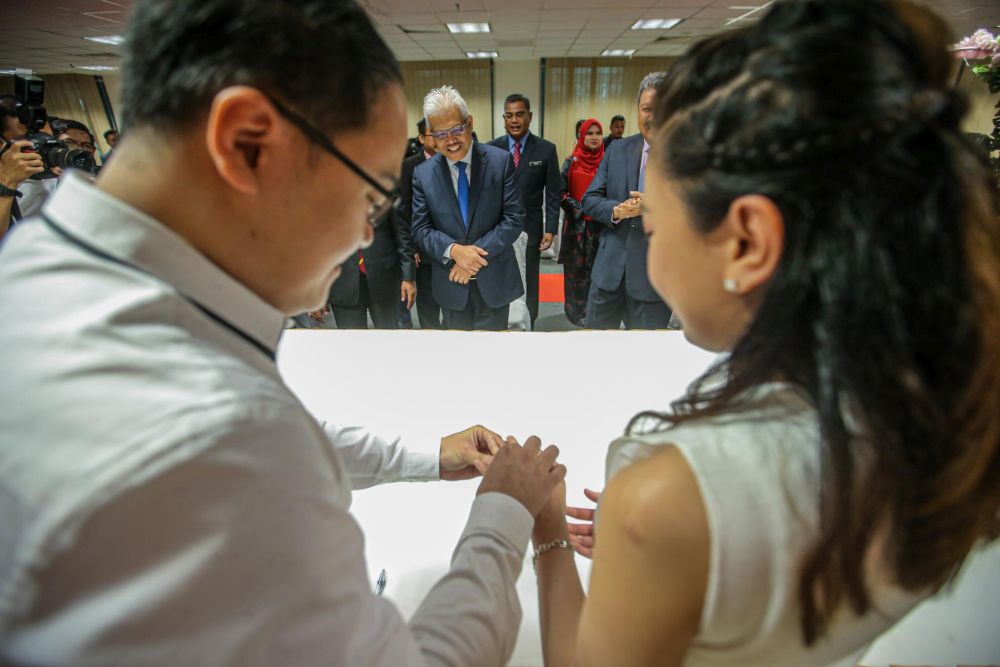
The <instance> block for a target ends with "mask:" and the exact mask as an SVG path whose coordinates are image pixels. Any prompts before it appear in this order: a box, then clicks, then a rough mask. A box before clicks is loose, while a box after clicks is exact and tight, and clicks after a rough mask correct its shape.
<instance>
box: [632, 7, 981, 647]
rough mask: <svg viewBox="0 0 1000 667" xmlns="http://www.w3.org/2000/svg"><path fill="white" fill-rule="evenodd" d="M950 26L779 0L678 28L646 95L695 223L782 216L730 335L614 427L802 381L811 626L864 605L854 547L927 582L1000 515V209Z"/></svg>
mask: <svg viewBox="0 0 1000 667" xmlns="http://www.w3.org/2000/svg"><path fill="white" fill-rule="evenodd" d="M948 33H949V31H948V29H947V26H946V25H945V24H944V22H943V21H942V20H941V19H940V18H938V17H937V16H936V15H934V14H932V13H931V12H930V11H929V10H926V9H924V8H921V7H918V6H916V5H912V4H909V3H907V2H903V1H893V0H838V1H837V2H830V1H829V0H779V2H777V3H776V4H775V5H773V6H772V8H771V9H770V11H769V13H768V14H767V15H766V16H765V18H764V19H763V20H762V21H761V22H760V23H759V24H757V25H756V26H753V27H751V28H749V29H747V30H746V31H739V32H738V33H734V34H732V35H727V36H724V37H718V38H713V39H714V40H715V42H714V43H712V44H709V45H708V46H702V47H701V48H700V49H699V48H698V47H696V48H695V49H694V50H693V51H692V53H691V54H689V56H686V57H685V58H684V59H682V60H681V62H680V63H678V65H677V67H678V68H680V70H681V73H680V74H678V75H676V76H675V77H673V79H670V78H668V80H667V81H666V82H665V83H664V85H663V86H662V87H661V89H660V93H659V94H658V96H657V105H658V108H657V113H656V117H655V119H654V124H655V125H656V126H657V127H658V131H657V133H656V135H655V139H654V146H653V150H654V154H655V156H656V157H655V158H654V159H656V160H657V161H658V162H657V164H658V166H659V167H660V168H661V169H662V170H663V172H664V173H665V174H666V175H667V177H668V178H669V179H671V180H672V181H673V182H675V183H676V184H677V185H678V187H679V188H680V191H681V196H682V199H683V201H684V205H685V206H686V208H687V210H688V213H689V217H690V218H691V220H692V224H693V226H694V227H695V228H696V229H697V230H698V231H700V232H703V233H708V232H710V231H711V230H712V229H714V228H715V227H716V226H717V225H718V224H719V223H720V222H721V221H722V220H723V218H724V217H725V215H726V213H727V211H728V209H729V206H730V204H731V203H732V202H733V200H734V199H736V198H737V197H740V196H743V195H747V194H761V195H764V196H766V197H768V198H770V199H771V200H772V201H773V202H774V203H775V204H776V205H777V207H778V208H779V210H780V211H781V213H782V216H783V219H784V224H785V235H784V246H783V251H782V256H781V259H780V262H779V265H778V267H777V268H776V271H775V275H774V276H773V277H772V278H771V280H770V281H769V283H768V284H767V286H766V287H765V288H764V289H765V293H764V294H763V298H762V300H761V303H760V305H759V307H758V309H757V311H756V313H755V315H754V319H753V321H752V323H751V324H750V325H749V327H748V328H747V330H746V331H745V332H744V334H743V335H742V337H741V339H740V340H739V341H738V342H737V344H736V345H735V346H734V347H733V349H732V350H731V354H730V355H728V356H727V357H726V358H725V359H724V360H722V361H720V362H718V363H717V364H716V365H715V366H714V367H713V368H712V369H710V370H709V371H708V372H707V373H706V374H705V375H703V376H702V377H701V378H700V379H699V380H698V381H696V382H695V383H694V384H693V385H692V386H691V388H690V389H689V392H688V394H687V395H686V396H685V397H684V398H682V399H681V400H679V401H677V402H676V403H674V405H673V406H672V407H673V410H672V411H671V412H670V413H668V414H658V413H641V414H639V415H637V416H636V417H635V418H634V419H633V420H632V422H631V423H630V424H629V427H628V429H627V431H628V432H629V433H634V432H640V431H643V432H646V431H648V430H651V429H650V426H649V425H650V423H652V424H654V426H653V427H652V430H660V429H664V428H669V427H670V426H671V425H674V424H677V423H681V422H685V421H690V420H695V419H705V418H708V417H712V416H715V415H718V414H722V413H729V412H733V411H737V410H741V409H748V407H749V406H747V405H745V403H744V401H746V400H747V399H746V397H747V396H748V395H749V392H748V390H749V389H751V388H753V387H755V386H757V385H760V384H762V383H765V382H769V381H774V380H781V381H784V382H790V383H793V384H794V385H796V386H797V387H798V388H800V390H801V391H802V392H803V393H804V395H806V396H807V397H808V399H809V400H810V401H811V403H812V404H813V406H814V407H815V409H816V411H817V414H818V419H819V425H820V432H821V437H822V447H823V449H822V456H821V461H822V478H821V479H822V482H821V488H819V489H817V507H818V511H819V526H818V530H819V535H818V538H817V540H816V542H815V544H813V545H812V546H811V548H810V549H809V550H808V552H807V553H806V555H805V557H804V560H803V562H802V563H801V564H800V575H799V576H800V580H799V593H798V596H799V603H800V607H801V609H802V612H801V619H800V621H801V628H802V633H803V638H804V641H805V642H806V643H807V644H812V643H814V642H815V641H816V640H817V639H818V638H819V637H821V636H823V635H824V634H825V633H826V632H827V631H828V630H829V625H830V622H831V619H832V618H833V616H834V614H835V613H836V612H837V611H839V610H840V608H841V607H843V606H844V605H846V606H848V607H849V608H850V609H851V610H853V611H854V612H855V613H857V614H863V613H865V612H867V611H868V610H869V609H871V607H872V599H871V594H870V591H869V588H868V581H867V575H868V574H870V571H869V570H868V567H869V565H870V563H871V562H872V561H871V560H870V557H871V556H875V557H877V559H878V560H877V561H875V562H877V563H879V566H880V568H881V570H880V571H882V572H887V573H889V575H890V576H891V577H892V578H893V581H894V583H896V584H898V585H899V586H901V587H902V588H904V589H906V590H909V591H928V590H936V589H937V588H939V587H941V586H942V585H944V584H945V583H946V582H947V581H949V580H950V579H951V578H952V577H953V575H954V574H955V572H956V571H957V570H958V568H959V567H960V566H961V564H962V562H963V560H964V558H965V557H966V555H967V554H968V553H969V551H970V550H971V549H972V548H973V547H974V546H975V545H976V544H977V543H978V542H979V541H980V540H983V539H995V538H996V536H997V535H998V534H1000V513H998V510H1000V409H998V407H997V406H1000V346H998V345H997V341H1000V225H998V217H997V211H998V208H997V201H996V199H995V190H994V189H993V188H992V187H991V184H990V176H989V172H988V170H987V169H986V166H985V164H984V162H983V161H982V159H981V158H980V157H979V156H978V155H977V154H976V151H975V149H974V148H973V147H972V146H971V145H970V143H969V142H968V140H967V139H966V138H965V137H964V136H963V135H962V134H961V132H960V130H959V122H960V119H961V117H962V114H963V113H964V111H965V103H964V100H963V99H962V98H961V96H960V95H959V94H957V93H955V92H954V91H952V90H951V89H950V87H949V85H948V72H949V71H950V58H949V55H948V53H947V50H946V44H947V41H946V40H947V36H948ZM741 56H742V57H741ZM706 62H710V63H712V64H713V67H714V69H709V68H706V67H705V63H706ZM699 63H700V64H699ZM685 69H686V70H687V71H688V73H687V74H686V75H685V74H684V70H685ZM696 71H697V72H701V73H702V74H701V75H700V76H694V75H692V74H691V73H692V72H696ZM705 72H711V74H710V76H708V77H707V78H706V76H705V75H704V73H705ZM876 544H877V546H876Z"/></svg>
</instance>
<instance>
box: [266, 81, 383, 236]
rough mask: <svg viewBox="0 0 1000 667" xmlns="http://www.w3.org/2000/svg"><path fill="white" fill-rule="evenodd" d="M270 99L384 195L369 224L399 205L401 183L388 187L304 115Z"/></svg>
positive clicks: (346, 165) (370, 217)
mask: <svg viewBox="0 0 1000 667" xmlns="http://www.w3.org/2000/svg"><path fill="white" fill-rule="evenodd" d="M268 99H269V100H270V101H271V104H273V105H274V108H275V109H277V110H278V113H280V114H281V115H282V116H284V117H285V118H286V119H288V121H289V122H290V123H291V124H292V125H294V126H295V127H297V128H299V131H301V132H302V134H304V135H305V136H306V138H307V139H309V140H310V141H312V142H313V143H314V144H316V145H318V146H319V147H320V148H322V149H323V150H325V151H326V152H327V153H329V154H330V155H332V156H333V157H335V158H337V159H338V160H340V162H341V163H342V164H343V165H344V166H345V167H347V168H348V169H350V170H351V171H353V172H354V173H355V174H357V175H358V176H359V177H360V178H361V179H362V180H363V181H364V182H365V183H367V184H368V185H370V186H372V187H373V188H375V190H376V192H378V193H379V194H380V195H382V197H384V200H383V201H382V202H381V203H380V204H379V205H378V206H375V207H373V209H372V210H371V211H370V212H369V214H368V224H370V225H371V226H372V227H377V226H378V225H379V223H380V222H381V221H382V219H383V218H384V217H385V215H386V214H387V213H388V212H389V211H390V210H391V209H393V208H395V207H397V206H398V205H399V199H400V194H399V183H396V184H395V185H394V186H393V187H392V189H387V188H386V187H385V186H384V185H382V184H381V183H379V182H378V181H377V180H375V178H374V177H372V176H370V175H369V174H368V173H367V172H366V171H365V170H364V169H362V168H361V167H360V166H358V164H357V163H356V162H355V161H354V160H352V159H351V158H349V157H347V156H346V155H344V153H343V152H341V150H340V149H339V148H337V147H336V146H335V145H334V144H333V142H332V141H331V140H330V138H329V137H327V136H326V135H325V134H323V132H322V131H320V130H319V129H318V128H316V127H315V126H314V125H313V124H312V123H310V122H309V121H308V120H306V119H305V118H304V117H303V116H300V115H299V114H297V113H295V112H294V111H292V110H291V109H289V108H288V107H286V106H285V105H284V104H282V103H281V102H279V101H278V100H276V99H274V98H273V97H271V96H268Z"/></svg>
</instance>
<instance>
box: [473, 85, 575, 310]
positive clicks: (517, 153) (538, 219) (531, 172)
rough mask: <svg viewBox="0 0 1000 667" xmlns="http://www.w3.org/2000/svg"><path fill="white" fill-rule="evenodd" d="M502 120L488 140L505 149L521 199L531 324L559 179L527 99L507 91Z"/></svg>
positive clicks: (552, 231)
mask: <svg viewBox="0 0 1000 667" xmlns="http://www.w3.org/2000/svg"><path fill="white" fill-rule="evenodd" d="M503 123H504V128H505V129H506V130H507V133H506V134H504V135H503V136H500V137H497V138H496V139H494V140H493V141H491V142H490V144H491V145H493V146H496V147H497V148H502V149H503V150H505V151H509V152H510V155H511V159H512V160H513V162H514V183H515V184H516V185H517V189H518V191H519V192H520V193H521V201H522V202H523V203H524V214H525V215H524V231H526V232H527V233H528V248H527V251H526V252H525V258H526V262H525V275H526V282H527V285H525V288H526V290H527V295H526V296H527V299H526V301H527V303H528V313H529V314H530V315H531V326H532V328H534V326H535V320H536V319H538V269H539V264H540V260H541V256H542V251H543V250H546V249H547V248H549V247H550V246H551V245H552V240H553V239H554V238H555V235H556V233H557V231H558V229H559V202H560V201H562V179H561V178H560V176H559V158H558V157H557V156H556V146H555V144H553V143H552V142H551V141H546V140H545V139H542V138H541V137H536V136H535V135H533V134H532V133H531V132H530V131H529V128H530V127H531V102H530V101H529V100H528V98H527V97H525V96H524V95H522V94H520V93H514V94H513V95H508V96H507V99H506V100H505V101H504V104H503ZM543 192H544V193H545V225H544V227H543V225H542V193H543Z"/></svg>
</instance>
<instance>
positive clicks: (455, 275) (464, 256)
mask: <svg viewBox="0 0 1000 667" xmlns="http://www.w3.org/2000/svg"><path fill="white" fill-rule="evenodd" d="M488 254H489V253H488V252H486V251H485V250H483V249H482V248H480V247H479V246H475V245H458V244H457V243H456V244H455V245H453V246H452V247H451V258H452V259H453V260H455V264H454V265H452V267H451V271H450V272H449V273H448V280H450V281H451V282H453V283H458V284H459V285H468V284H469V281H470V280H472V278H473V276H475V275H476V274H477V273H479V270H480V269H482V268H483V267H485V266H488V265H489V262H487V261H486V260H485V259H483V258H484V257H486V256H487V255H488Z"/></svg>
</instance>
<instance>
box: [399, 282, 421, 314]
mask: <svg viewBox="0 0 1000 667" xmlns="http://www.w3.org/2000/svg"><path fill="white" fill-rule="evenodd" d="M399 300H400V301H403V302H405V303H406V308H407V309H410V308H413V302H414V301H416V300H417V283H416V281H413V280H404V281H403V282H401V283H400V284H399Z"/></svg>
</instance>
